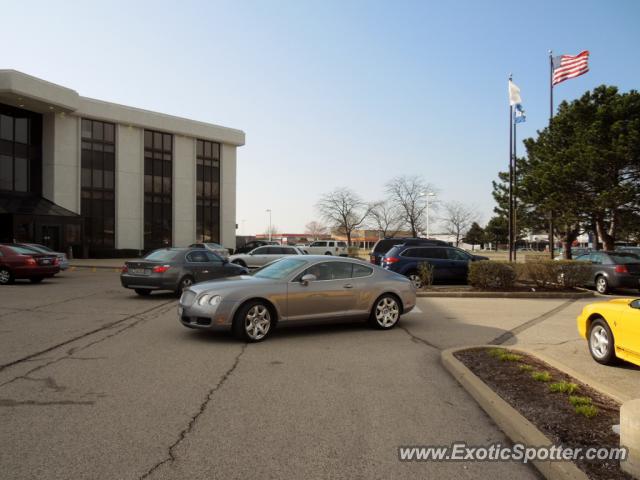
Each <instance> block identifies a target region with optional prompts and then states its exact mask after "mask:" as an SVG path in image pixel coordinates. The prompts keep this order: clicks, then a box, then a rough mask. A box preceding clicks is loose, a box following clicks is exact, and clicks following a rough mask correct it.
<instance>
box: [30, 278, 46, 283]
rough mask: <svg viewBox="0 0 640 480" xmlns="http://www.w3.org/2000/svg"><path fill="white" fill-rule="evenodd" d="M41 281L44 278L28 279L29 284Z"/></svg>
mask: <svg viewBox="0 0 640 480" xmlns="http://www.w3.org/2000/svg"><path fill="white" fill-rule="evenodd" d="M42 280H44V277H32V278H30V279H29V281H30V282H31V283H40V282H41V281H42Z"/></svg>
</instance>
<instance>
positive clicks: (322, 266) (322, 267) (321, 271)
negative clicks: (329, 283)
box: [303, 262, 331, 280]
mask: <svg viewBox="0 0 640 480" xmlns="http://www.w3.org/2000/svg"><path fill="white" fill-rule="evenodd" d="M307 273H310V274H312V275H315V277H316V279H318V280H331V266H330V265H329V262H324V263H316V264H315V265H311V266H310V267H309V268H307V269H306V270H305V271H304V273H303V275H306V274H307Z"/></svg>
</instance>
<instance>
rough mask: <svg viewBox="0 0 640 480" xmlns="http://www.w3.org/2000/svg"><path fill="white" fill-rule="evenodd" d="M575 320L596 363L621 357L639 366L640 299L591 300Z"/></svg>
mask: <svg viewBox="0 0 640 480" xmlns="http://www.w3.org/2000/svg"><path fill="white" fill-rule="evenodd" d="M577 323H578V332H579V333H580V336H581V337H582V338H585V339H586V340H587V342H588V345H589V352H590V353H591V356H592V357H593V359H594V360H595V361H596V362H598V363H602V364H605V365H606V364H611V363H613V362H614V361H615V359H616V358H620V359H622V360H626V361H628V362H631V363H634V364H636V365H638V366H640V299H635V300H634V299H630V298H618V299H615V300H609V301H608V302H597V303H590V304H589V305H586V306H585V307H584V308H583V309H582V313H580V315H579V316H578V319H577Z"/></svg>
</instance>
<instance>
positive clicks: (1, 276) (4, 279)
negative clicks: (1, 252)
mask: <svg viewBox="0 0 640 480" xmlns="http://www.w3.org/2000/svg"><path fill="white" fill-rule="evenodd" d="M10 278H11V276H10V275H9V271H8V270H0V283H9V279H10Z"/></svg>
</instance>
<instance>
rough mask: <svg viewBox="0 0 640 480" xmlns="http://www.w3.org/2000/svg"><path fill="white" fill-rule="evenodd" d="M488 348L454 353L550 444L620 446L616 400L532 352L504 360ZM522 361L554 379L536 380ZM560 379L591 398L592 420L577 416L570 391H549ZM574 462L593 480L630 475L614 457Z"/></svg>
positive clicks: (626, 478) (628, 479) (583, 446)
mask: <svg viewBox="0 0 640 480" xmlns="http://www.w3.org/2000/svg"><path fill="white" fill-rule="evenodd" d="M488 352H489V349H487V348H472V349H469V350H463V351H460V352H456V353H455V357H456V358H457V359H458V360H460V361H461V362H462V363H463V364H464V365H465V366H466V367H467V368H469V369H470V370H471V371H472V372H473V373H474V374H475V375H477V376H478V377H480V378H481V379H482V380H483V381H484V382H485V383H486V384H487V385H488V386H489V387H491V388H492V389H493V390H494V391H495V392H496V393H497V394H498V395H500V397H502V398H503V399H504V400H506V401H507V402H508V403H509V404H510V405H511V406H512V407H514V408H515V409H516V410H518V411H519V412H520V414H521V415H523V416H524V417H525V418H526V419H527V420H529V421H530V422H531V423H533V424H534V425H535V426H536V427H537V428H538V429H539V430H540V431H542V432H543V433H544V434H545V435H546V436H547V437H548V438H549V439H550V440H551V441H552V442H553V443H554V444H562V445H563V446H565V447H582V448H589V447H596V448H600V447H619V446H620V437H619V436H618V435H616V434H615V433H614V432H613V431H612V430H611V426H612V425H615V424H619V423H620V404H619V403H617V402H615V401H613V400H612V399H611V398H609V397H607V396H605V395H603V394H601V393H600V392H598V391H596V390H594V389H593V388H591V387H589V386H587V385H585V384H583V383H581V382H579V381H577V380H576V379H574V378H572V377H570V376H569V375H567V374H565V373H564V372H561V371H560V370H557V369H555V368H553V367H551V366H550V365H548V364H546V363H544V362H543V361H541V360H539V359H537V358H535V357H532V356H530V355H526V354H522V353H520V352H513V353H517V354H518V355H521V356H522V359H521V360H520V361H502V360H500V359H499V358H496V357H492V356H490V355H489V353H488ZM522 364H527V365H531V366H532V367H533V368H534V369H535V370H536V371H546V372H549V373H550V374H551V376H552V378H553V379H552V380H551V382H540V381H536V380H534V379H533V378H532V377H531V372H527V371H523V370H521V369H520V365H522ZM561 381H566V382H572V383H575V384H577V385H578V391H577V392H576V393H574V394H573V395H580V396H588V397H591V398H592V400H593V405H594V406H596V407H597V408H598V414H597V415H596V416H595V417H592V418H587V417H585V416H583V415H579V414H577V413H576V412H575V411H574V409H573V406H572V405H571V404H570V403H569V400H568V397H569V395H567V394H566V393H553V392H551V391H550V390H549V384H550V383H553V382H561ZM575 463H576V465H577V466H578V467H579V468H580V469H581V470H583V471H584V472H585V473H586V474H587V476H588V477H589V478H591V479H596V480H601V479H602V480H605V479H607V480H609V479H625V480H631V479H632V477H631V476H629V475H627V474H626V473H624V472H623V471H622V470H621V469H620V462H618V461H614V460H607V461H602V460H594V461H587V460H579V461H576V462H575Z"/></svg>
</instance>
